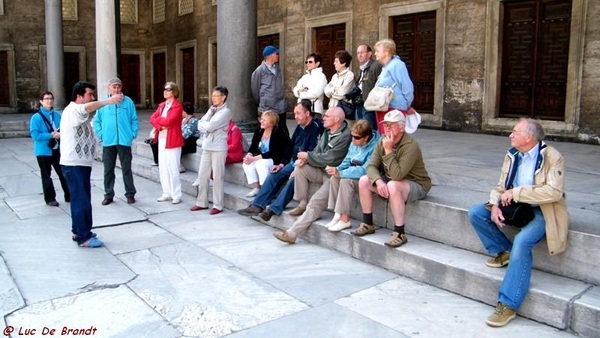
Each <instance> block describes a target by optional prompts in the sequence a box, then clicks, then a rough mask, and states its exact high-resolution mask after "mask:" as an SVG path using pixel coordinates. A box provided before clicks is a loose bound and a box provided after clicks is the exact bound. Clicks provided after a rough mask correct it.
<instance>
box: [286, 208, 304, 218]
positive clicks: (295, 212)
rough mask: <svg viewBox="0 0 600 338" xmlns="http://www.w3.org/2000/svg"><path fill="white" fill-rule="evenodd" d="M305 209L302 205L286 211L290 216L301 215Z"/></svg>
mask: <svg viewBox="0 0 600 338" xmlns="http://www.w3.org/2000/svg"><path fill="white" fill-rule="evenodd" d="M305 211H306V208H303V207H300V206H298V207H295V208H294V209H292V210H290V212H289V213H288V214H289V215H290V216H300V215H302V214H303V213H304V212H305Z"/></svg>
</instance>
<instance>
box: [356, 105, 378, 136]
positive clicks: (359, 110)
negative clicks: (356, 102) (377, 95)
mask: <svg viewBox="0 0 600 338" xmlns="http://www.w3.org/2000/svg"><path fill="white" fill-rule="evenodd" d="M356 119H357V120H360V119H364V120H367V121H369V123H370V124H371V127H372V128H373V130H374V131H377V122H375V113H373V112H372V111H367V110H365V107H363V106H360V107H356Z"/></svg>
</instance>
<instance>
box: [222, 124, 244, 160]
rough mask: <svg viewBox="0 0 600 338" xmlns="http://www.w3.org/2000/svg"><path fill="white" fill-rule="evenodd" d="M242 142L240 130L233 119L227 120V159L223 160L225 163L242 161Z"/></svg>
mask: <svg viewBox="0 0 600 338" xmlns="http://www.w3.org/2000/svg"><path fill="white" fill-rule="evenodd" d="M242 142H243V138H242V131H241V130H240V128H238V126H237V125H236V124H235V123H234V122H233V121H229V126H228V127H227V159H226V160H225V164H233V163H239V162H242V160H243V159H244V146H243V145H242Z"/></svg>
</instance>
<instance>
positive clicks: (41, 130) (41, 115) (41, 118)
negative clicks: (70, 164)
mask: <svg viewBox="0 0 600 338" xmlns="http://www.w3.org/2000/svg"><path fill="white" fill-rule="evenodd" d="M53 104H54V95H53V94H52V93H51V92H44V93H42V94H41V95H40V110H38V112H37V113H35V114H33V116H32V117H31V121H30V122H29V134H30V135H31V138H32V139H33V151H34V154H35V157H36V159H37V162H38V165H39V166H40V176H41V178H42V188H43V191H44V201H46V204H47V205H49V206H52V207H57V206H58V202H57V201H56V191H55V190H54V184H53V183H52V177H51V176H50V175H51V173H52V168H53V167H54V171H55V172H56V175H57V176H58V179H59V180H60V185H61V187H62V189H63V192H64V196H65V202H70V199H71V195H70V194H69V187H68V186H67V181H66V180H65V177H64V176H63V174H62V171H61V169H60V149H59V146H58V141H59V140H60V131H59V130H58V127H59V126H60V114H59V113H58V112H56V111H54V108H53V107H52V105H53ZM51 146H52V147H51Z"/></svg>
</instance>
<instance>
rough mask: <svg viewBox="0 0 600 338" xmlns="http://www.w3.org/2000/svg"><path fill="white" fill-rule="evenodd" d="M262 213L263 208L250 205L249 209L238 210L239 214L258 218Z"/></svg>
mask: <svg viewBox="0 0 600 338" xmlns="http://www.w3.org/2000/svg"><path fill="white" fill-rule="evenodd" d="M262 211H263V209H262V208H261V207H258V206H256V205H254V204H250V205H249V206H248V207H247V208H245V209H240V210H238V211H237V213H238V214H240V215H242V216H258V214H260V213H261V212H262Z"/></svg>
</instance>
